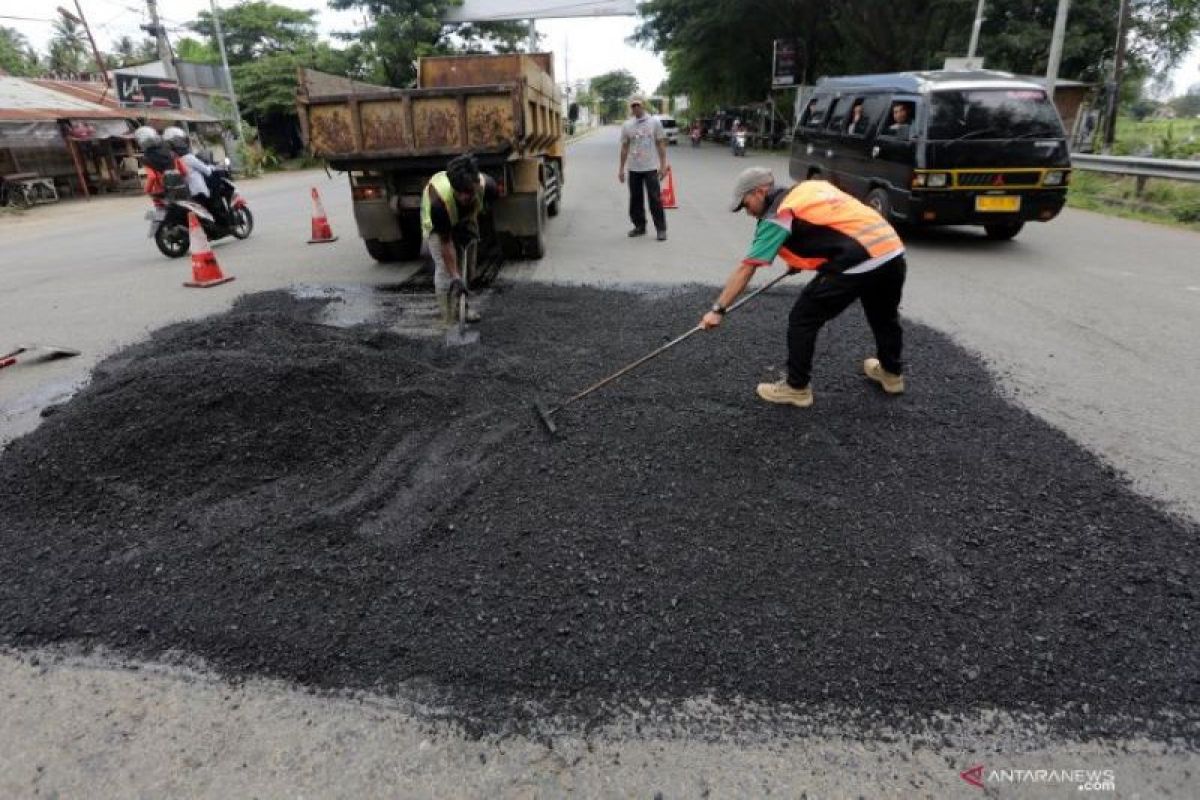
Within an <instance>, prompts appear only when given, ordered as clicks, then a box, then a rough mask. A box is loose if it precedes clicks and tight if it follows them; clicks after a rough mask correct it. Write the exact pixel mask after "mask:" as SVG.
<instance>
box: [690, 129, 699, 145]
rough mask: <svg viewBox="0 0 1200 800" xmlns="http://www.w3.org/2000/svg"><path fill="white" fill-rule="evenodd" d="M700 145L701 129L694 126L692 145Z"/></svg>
mask: <svg viewBox="0 0 1200 800" xmlns="http://www.w3.org/2000/svg"><path fill="white" fill-rule="evenodd" d="M699 146H700V129H699V128H692V147H699Z"/></svg>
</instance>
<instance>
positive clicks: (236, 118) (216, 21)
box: [208, 0, 242, 141]
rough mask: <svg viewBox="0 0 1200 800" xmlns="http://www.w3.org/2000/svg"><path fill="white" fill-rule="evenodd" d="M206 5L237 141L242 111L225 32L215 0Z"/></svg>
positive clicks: (240, 135)
mask: <svg viewBox="0 0 1200 800" xmlns="http://www.w3.org/2000/svg"><path fill="white" fill-rule="evenodd" d="M208 5H209V7H210V8H211V9H212V18H213V30H214V31H216V34H217V47H218V48H220V50H221V68H222V69H224V70H225V84H226V85H227V86H228V87H229V100H230V101H231V102H232V103H233V126H234V127H235V128H236V129H237V137H238V141H242V112H241V111H240V110H239V109H238V101H237V92H235V91H234V90H233V74H232V73H230V71H229V56H227V55H226V54H225V34H223V33H222V32H221V15H220V14H218V13H217V0H208Z"/></svg>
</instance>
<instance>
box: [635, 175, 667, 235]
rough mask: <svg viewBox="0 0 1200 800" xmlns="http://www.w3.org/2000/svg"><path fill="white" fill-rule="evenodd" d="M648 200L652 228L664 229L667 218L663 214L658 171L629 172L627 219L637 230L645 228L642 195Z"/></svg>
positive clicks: (644, 208)
mask: <svg viewBox="0 0 1200 800" xmlns="http://www.w3.org/2000/svg"><path fill="white" fill-rule="evenodd" d="M643 194H644V195H646V198H647V199H648V200H649V201H650V217H651V218H652V219H653V220H654V230H656V231H665V230H666V229H667V218H666V217H665V216H664V215H663V207H662V190H661V189H660V188H659V186H658V172H657V171H655V170H650V171H649V172H634V171H632V170H630V172H629V221H630V222H632V223H633V227H635V228H637V229H638V230H639V231H644V230H646V204H645V202H643V200H642V195H643Z"/></svg>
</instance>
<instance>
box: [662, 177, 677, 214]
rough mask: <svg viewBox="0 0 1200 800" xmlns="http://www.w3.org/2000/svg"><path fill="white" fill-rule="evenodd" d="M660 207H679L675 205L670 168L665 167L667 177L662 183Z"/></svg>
mask: <svg viewBox="0 0 1200 800" xmlns="http://www.w3.org/2000/svg"><path fill="white" fill-rule="evenodd" d="M662 207H663V208H679V206H678V205H676V203H675V175H674V173H672V172H671V168H670V167H667V177H666V180H665V181H663V188H662Z"/></svg>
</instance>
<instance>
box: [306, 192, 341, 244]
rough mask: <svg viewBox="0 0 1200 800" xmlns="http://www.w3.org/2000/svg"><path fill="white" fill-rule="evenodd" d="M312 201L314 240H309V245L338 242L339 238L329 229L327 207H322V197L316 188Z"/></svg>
mask: <svg viewBox="0 0 1200 800" xmlns="http://www.w3.org/2000/svg"><path fill="white" fill-rule="evenodd" d="M312 201H313V213H312V238H311V239H309V240H308V243H309V244H324V243H325V242H336V241H337V238H338V237H336V236H334V235H333V229H332V228H330V227H329V217H327V216H325V206H323V205H321V195H319V194H317V187H315V186H314V187H313V188H312Z"/></svg>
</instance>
